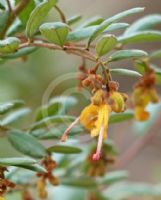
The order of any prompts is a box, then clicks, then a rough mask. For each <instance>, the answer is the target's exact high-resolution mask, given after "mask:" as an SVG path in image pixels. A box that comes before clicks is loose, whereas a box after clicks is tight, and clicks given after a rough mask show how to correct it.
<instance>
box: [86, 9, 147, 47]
mask: <svg viewBox="0 0 161 200" xmlns="http://www.w3.org/2000/svg"><path fill="white" fill-rule="evenodd" d="M142 11H144V8H132V9H129V10H126V11H124V12H121V13H119V14H117V15H114V16H113V17H110V18H108V19H106V20H105V21H103V22H102V23H101V24H100V25H99V26H98V27H97V29H96V30H95V31H94V33H93V34H92V35H91V37H90V39H89V41H88V47H89V45H90V43H91V42H92V41H93V40H95V39H96V37H97V36H98V35H99V34H100V33H102V32H103V31H104V30H105V29H106V28H107V27H108V26H109V25H110V24H112V23H114V22H118V21H119V20H121V19H122V18H124V17H127V16H129V15H132V14H136V13H139V12H142Z"/></svg>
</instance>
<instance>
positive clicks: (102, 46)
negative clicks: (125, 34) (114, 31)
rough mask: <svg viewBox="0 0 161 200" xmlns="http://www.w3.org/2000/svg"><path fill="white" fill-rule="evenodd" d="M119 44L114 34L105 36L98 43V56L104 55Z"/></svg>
mask: <svg viewBox="0 0 161 200" xmlns="http://www.w3.org/2000/svg"><path fill="white" fill-rule="evenodd" d="M116 44H117V38H116V37H115V36H114V35H105V36H103V37H102V38H101V39H100V40H99V41H98V42H97V44H96V52H97V55H98V56H103V55H105V54H106V53H108V52H109V51H111V50H112V49H113V48H115V46H116Z"/></svg>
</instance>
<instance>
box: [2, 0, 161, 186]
mask: <svg viewBox="0 0 161 200" xmlns="http://www.w3.org/2000/svg"><path fill="white" fill-rule="evenodd" d="M58 5H59V6H60V8H62V9H63V10H64V11H65V14H66V16H67V17H70V16H72V15H75V14H81V15H82V16H83V19H82V21H83V20H85V19H87V18H89V17H92V16H96V15H99V16H103V17H104V18H107V17H110V16H112V15H114V14H116V13H118V12H121V11H123V10H126V9H129V8H132V7H145V12H144V13H141V14H137V15H134V16H132V17H130V18H128V19H127V18H126V19H125V20H124V21H125V22H128V23H132V22H133V21H135V20H137V19H138V18H140V17H142V16H144V15H148V14H153V13H160V12H161V1H160V0H135V1H134V0H81V1H80V0H74V1H73V0H60V2H59V4H58ZM58 19H59V16H58V15H57V13H56V12H55V13H54V14H53V12H52V13H51V14H50V20H51V21H52V20H53V21H57V20H58ZM158 28H161V26H160V27H158ZM116 34H117V35H118V34H121V32H117V33H116ZM129 47H130V48H138V49H143V50H146V51H147V52H149V51H153V49H154V48H155V50H156V49H159V48H161V43H148V44H142V45H135V46H129ZM80 64H81V59H80V58H78V57H76V56H72V55H67V54H65V53H63V52H56V51H50V50H46V49H40V50H38V51H36V52H34V53H33V54H32V55H29V56H28V57H27V58H24V59H23V60H22V59H20V60H10V61H9V62H7V63H4V64H1V66H0V101H1V102H3V101H6V100H10V99H23V100H24V101H25V102H26V105H27V106H28V107H30V108H32V110H35V111H36V109H37V108H38V107H39V106H40V105H42V102H43V97H44V94H46V91H47V90H48V88H49V87H50V85H52V86H53V88H52V91H51V92H50V94H49V97H50V96H51V97H52V96H56V95H62V94H66V95H75V96H77V97H78V99H79V106H78V108H74V110H73V113H75V114H77V115H78V114H79V112H80V111H81V109H82V108H83V106H84V105H86V104H87V103H88V101H89V95H88V94H86V93H82V94H81V93H79V91H77V84H78V82H77V80H76V79H75V77H76V72H77V71H78V67H79V66H80ZM156 64H157V65H158V67H160V66H159V65H160V61H157V63H156ZM111 67H117V68H119V67H121V68H124V67H125V68H131V69H134V68H133V62H132V61H127V62H119V63H117V62H116V63H115V64H112V65H111ZM71 73H72V74H71ZM73 73H75V74H73ZM68 75H69V76H68ZM64 76H65V77H64ZM66 76H67V77H66ZM114 79H115V80H118V81H119V83H120V90H121V91H123V92H127V93H130V92H131V91H132V85H133V84H134V82H136V81H137V80H136V79H135V78H133V79H127V78H125V77H118V76H116V77H114ZM57 82H58V84H57ZM159 90H160V88H158V91H159ZM160 91H161V90H160ZM76 109H77V110H76ZM154 109H155V108H154ZM156 109H158V108H156ZM154 117H156V116H154ZM158 117H159V116H158ZM160 117H161V116H160ZM33 119H34V116H31V117H30V118H29V119H28V124H30V122H31V121H32V120H33ZM160 119H161V118H160ZM134 126H135V124H134V123H133V122H125V123H122V124H121V125H114V126H112V127H110V131H109V137H110V138H112V139H114V141H115V144H116V147H117V148H118V149H119V150H120V152H122V153H123V152H125V151H126V149H127V148H129V147H131V145H132V143H133V142H134V141H135V139H136V135H137V133H138V132H139V131H136V130H134V128H133V127H134ZM155 126H157V127H155V130H154V129H153V128H151V129H148V130H147V131H157V132H158V133H161V127H160V124H157V125H155ZM133 133H134V134H133ZM0 145H1V147H0V148H1V149H0V155H1V156H4V155H5V154H7V155H8V153H9V154H10V155H13V154H14V152H13V150H12V149H10V150H6V151H5V152H4V146H5V145H6V141H1V144H0ZM2 149H3V150H2ZM122 153H121V155H122ZM160 158H161V134H160V136H159V134H158V136H157V138H156V139H155V140H154V141H153V145H147V146H146V148H145V149H143V150H142V151H141V152H140V153H139V154H138V155H137V157H136V158H135V159H134V160H132V161H130V162H129V163H128V164H127V165H126V166H124V167H123V168H124V169H129V170H130V178H131V180H135V181H142V182H144V181H148V182H152V183H155V182H158V181H161V159H160Z"/></svg>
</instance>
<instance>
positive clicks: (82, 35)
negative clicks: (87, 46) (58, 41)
mask: <svg viewBox="0 0 161 200" xmlns="http://www.w3.org/2000/svg"><path fill="white" fill-rule="evenodd" d="M96 28H97V26H89V27H85V28H78V29H76V30H74V31H71V32H70V33H69V34H68V37H67V40H68V41H75V42H78V41H81V40H85V39H87V38H89V37H90V36H91V35H92V34H93V33H94V32H95V30H96Z"/></svg>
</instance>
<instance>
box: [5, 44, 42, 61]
mask: <svg viewBox="0 0 161 200" xmlns="http://www.w3.org/2000/svg"><path fill="white" fill-rule="evenodd" d="M37 49H38V48H37V47H25V48H22V49H19V50H18V51H17V52H14V53H9V54H6V55H2V56H1V57H2V58H3V59H15V58H19V57H23V56H26V55H28V54H31V53H33V52H34V51H36V50H37Z"/></svg>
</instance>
